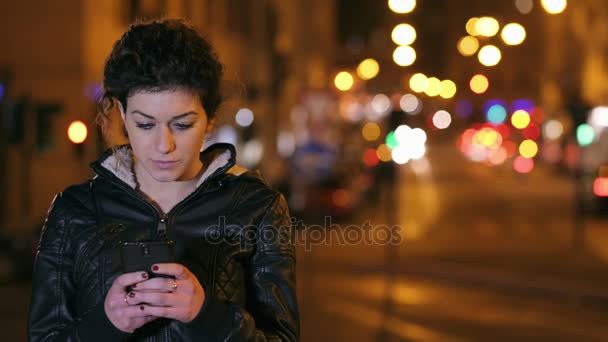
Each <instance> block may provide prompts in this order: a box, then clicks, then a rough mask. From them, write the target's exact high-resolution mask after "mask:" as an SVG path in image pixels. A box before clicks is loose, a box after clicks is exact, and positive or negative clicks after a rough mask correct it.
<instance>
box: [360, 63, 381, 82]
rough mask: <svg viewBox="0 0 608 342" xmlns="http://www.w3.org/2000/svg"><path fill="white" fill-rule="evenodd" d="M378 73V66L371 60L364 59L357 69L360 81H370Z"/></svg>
mask: <svg viewBox="0 0 608 342" xmlns="http://www.w3.org/2000/svg"><path fill="white" fill-rule="evenodd" d="M379 72H380V65H379V64H378V62H377V61H376V60H375V59H373V58H367V59H364V60H363V61H362V62H361V63H359V66H358V67H357V75H358V76H359V78H360V79H362V80H366V81H367V80H371V79H372V78H374V77H376V76H378V73H379Z"/></svg>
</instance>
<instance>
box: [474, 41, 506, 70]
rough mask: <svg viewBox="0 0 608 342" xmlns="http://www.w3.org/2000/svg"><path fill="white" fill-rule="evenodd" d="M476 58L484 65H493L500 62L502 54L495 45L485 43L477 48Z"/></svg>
mask: <svg viewBox="0 0 608 342" xmlns="http://www.w3.org/2000/svg"><path fill="white" fill-rule="evenodd" d="M477 58H478V59H479V62H480V63H481V64H483V65H485V66H494V65H496V64H498V62H500V59H501V58H502V54H501V53H500V49H498V48H497V47H496V46H494V45H486V46H484V47H482V48H481V50H479V54H478V55H477Z"/></svg>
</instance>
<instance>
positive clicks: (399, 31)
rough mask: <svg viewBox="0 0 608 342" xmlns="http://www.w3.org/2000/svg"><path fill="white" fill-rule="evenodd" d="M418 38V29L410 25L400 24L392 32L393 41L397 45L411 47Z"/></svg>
mask: <svg viewBox="0 0 608 342" xmlns="http://www.w3.org/2000/svg"><path fill="white" fill-rule="evenodd" d="M416 36H417V35H416V29H415V28H414V27H413V26H412V25H410V24H399V25H397V26H395V28H394V29H393V31H392V32H391V39H392V40H393V42H394V43H395V44H397V45H411V44H412V43H414V41H415V40H416Z"/></svg>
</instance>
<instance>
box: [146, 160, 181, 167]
mask: <svg viewBox="0 0 608 342" xmlns="http://www.w3.org/2000/svg"><path fill="white" fill-rule="evenodd" d="M152 162H153V163H154V165H155V166H156V167H157V168H159V169H170V168H173V167H175V165H177V160H170V161H167V160H153V161H152Z"/></svg>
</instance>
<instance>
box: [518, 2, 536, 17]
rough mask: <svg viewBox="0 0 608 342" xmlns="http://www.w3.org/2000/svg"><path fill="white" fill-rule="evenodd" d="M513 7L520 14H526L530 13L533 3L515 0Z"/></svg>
mask: <svg viewBox="0 0 608 342" xmlns="http://www.w3.org/2000/svg"><path fill="white" fill-rule="evenodd" d="M515 7H517V10H518V11H519V13H521V14H528V13H530V12H532V9H533V8H534V2H533V1H532V0H515Z"/></svg>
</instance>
